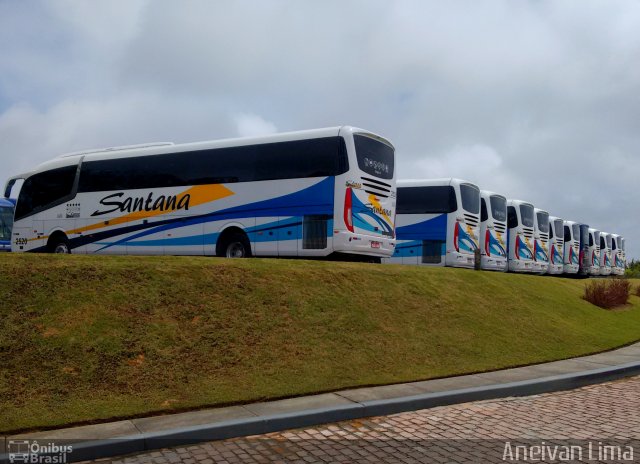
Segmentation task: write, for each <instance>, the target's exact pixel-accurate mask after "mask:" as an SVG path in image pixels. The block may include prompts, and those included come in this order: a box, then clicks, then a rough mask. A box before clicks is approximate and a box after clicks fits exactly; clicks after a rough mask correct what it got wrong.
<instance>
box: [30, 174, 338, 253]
mask: <svg viewBox="0 0 640 464" xmlns="http://www.w3.org/2000/svg"><path fill="white" fill-rule="evenodd" d="M334 186H335V178H334V177H327V178H325V179H323V180H321V181H319V182H317V183H316V184H314V185H312V186H310V187H307V188H306V189H303V190H299V191H297V192H293V193H290V194H287V195H283V196H281V197H276V198H273V199H271V200H264V201H259V202H255V203H249V204H246V205H241V206H236V207H233V208H227V209H225V210H221V211H216V212H212V213H207V214H201V215H197V216H192V217H179V218H172V219H165V220H163V221H157V222H153V223H146V224H136V225H132V226H126V227H120V228H118V229H112V230H106V231H103V232H97V233H92V234H87V235H84V236H82V237H75V238H71V239H70V240H69V242H70V246H71V248H78V247H80V246H84V245H88V244H91V243H96V242H104V240H105V239H109V238H111V237H116V236H118V235H124V234H128V233H131V232H136V231H143V232H140V233H138V234H136V235H135V236H133V237H128V238H126V239H122V240H118V241H116V242H112V243H109V244H108V245H107V246H108V247H111V246H115V245H122V244H124V242H126V241H129V240H135V239H136V238H140V237H144V236H147V235H152V234H155V233H158V232H162V231H164V230H170V229H175V228H178V227H184V226H187V225H195V224H203V223H206V222H213V221H220V220H224V219H235V218H237V219H240V218H247V217H269V216H296V215H303V214H305V215H312V214H313V215H329V216H330V217H333V209H334V201H333V197H334ZM45 249H46V248H45V247H39V248H35V249H33V250H29V251H31V252H40V251H45Z"/></svg>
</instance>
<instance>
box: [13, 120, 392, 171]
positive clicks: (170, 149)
mask: <svg viewBox="0 0 640 464" xmlns="http://www.w3.org/2000/svg"><path fill="white" fill-rule="evenodd" d="M344 134H366V135H368V136H370V137H373V138H375V139H378V140H379V141H381V142H383V143H386V144H387V145H389V146H391V147H393V144H392V143H391V142H390V141H389V140H388V139H386V138H384V137H382V136H380V135H378V134H375V133H373V132H370V131H368V130H365V129H360V128H357V127H354V126H336V127H327V128H322V129H310V130H302V131H294V132H281V133H277V134H269V135H263V136H258V137H236V138H227V139H220V140H210V141H205V142H189V143H181V144H174V143H172V142H154V143H144V144H137V145H124V146H120V147H110V148H99V149H88V150H80V151H76V152H72V153H66V154H63V155H59V156H57V157H56V158H53V159H52V160H49V161H46V162H44V163H42V164H40V165H38V166H36V168H35V169H34V170H33V171H30V172H27V173H24V174H20V175H18V176H13V178H20V179H25V178H27V177H29V176H30V175H32V174H34V173H36V172H41V171H45V170H49V169H55V168H59V167H65V166H71V165H73V164H77V163H78V161H79V159H80V158H81V157H82V156H84V157H85V160H87V161H90V160H104V159H112V158H129V157H134V156H153V155H162V154H165V153H180V152H187V151H193V150H206V149H211V148H225V147H233V146H245V145H257V144H263V143H276V142H286V141H292V140H304V139H310V138H320V137H337V136H338V135H344Z"/></svg>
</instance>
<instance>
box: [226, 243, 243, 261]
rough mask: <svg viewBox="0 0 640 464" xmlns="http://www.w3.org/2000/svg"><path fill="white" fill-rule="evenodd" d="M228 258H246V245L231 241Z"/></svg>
mask: <svg viewBox="0 0 640 464" xmlns="http://www.w3.org/2000/svg"><path fill="white" fill-rule="evenodd" d="M227 258H244V245H242V243H240V242H233V243H230V244H229V246H228V247H227Z"/></svg>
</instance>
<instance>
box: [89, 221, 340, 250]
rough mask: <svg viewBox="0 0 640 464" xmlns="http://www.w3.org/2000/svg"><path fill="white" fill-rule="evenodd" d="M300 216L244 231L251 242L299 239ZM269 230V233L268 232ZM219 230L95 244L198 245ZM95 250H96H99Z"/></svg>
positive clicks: (210, 241)
mask: <svg viewBox="0 0 640 464" xmlns="http://www.w3.org/2000/svg"><path fill="white" fill-rule="evenodd" d="M302 223H303V218H302V217H292V218H288V219H284V220H278V221H273V222H270V223H267V224H262V225H260V226H256V227H249V228H247V229H245V232H246V233H247V234H248V235H249V237H250V240H251V242H254V243H259V242H275V241H286V240H299V239H301V238H303V237H302V227H300V226H302ZM291 227H293V228H294V230H293V231H292V233H291V235H286V236H282V235H280V234H278V230H280V229H286V228H291ZM269 232H271V233H269ZM325 233H326V236H327V237H331V236H332V235H333V220H332V219H327V230H326V231H325ZM219 236H220V233H219V232H215V233H211V234H197V235H191V236H188V237H173V238H160V239H152V240H139V241H132V240H125V241H118V242H97V243H96V245H102V246H103V248H101V249H100V250H102V249H104V248H107V247H111V246H131V247H134V246H135V247H160V246H198V245H204V244H214V243H216V242H217V241H218V237H219ZM100 250H97V251H100Z"/></svg>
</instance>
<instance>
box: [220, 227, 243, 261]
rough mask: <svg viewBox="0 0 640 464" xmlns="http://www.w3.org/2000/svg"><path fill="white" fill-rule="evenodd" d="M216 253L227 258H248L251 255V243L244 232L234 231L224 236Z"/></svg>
mask: <svg viewBox="0 0 640 464" xmlns="http://www.w3.org/2000/svg"><path fill="white" fill-rule="evenodd" d="M216 254H217V255H218V256H221V257H226V258H248V257H250V256H251V244H250V243H249V239H248V238H247V236H246V235H245V234H244V233H241V232H234V233H231V234H229V235H228V236H226V237H223V239H222V240H221V242H220V244H219V245H218V253H216Z"/></svg>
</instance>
